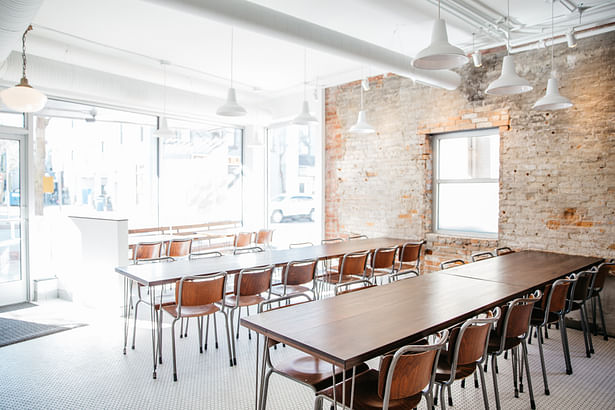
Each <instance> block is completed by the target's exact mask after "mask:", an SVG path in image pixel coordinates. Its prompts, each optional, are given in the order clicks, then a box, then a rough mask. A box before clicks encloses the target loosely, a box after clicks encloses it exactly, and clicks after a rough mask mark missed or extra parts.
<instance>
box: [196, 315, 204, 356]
mask: <svg viewBox="0 0 615 410" xmlns="http://www.w3.org/2000/svg"><path fill="white" fill-rule="evenodd" d="M196 325H197V326H198V328H199V353H203V316H201V317H197V318H196Z"/></svg>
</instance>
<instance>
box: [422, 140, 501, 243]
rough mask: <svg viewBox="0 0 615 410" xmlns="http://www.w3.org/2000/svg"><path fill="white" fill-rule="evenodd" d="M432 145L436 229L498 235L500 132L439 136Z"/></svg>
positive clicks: (437, 230) (439, 230)
mask: <svg viewBox="0 0 615 410" xmlns="http://www.w3.org/2000/svg"><path fill="white" fill-rule="evenodd" d="M433 143H434V230H435V231H436V232H441V233H447V232H450V233H464V234H477V233H478V234H481V235H487V236H495V235H497V232H498V210H499V208H498V206H499V198H498V193H499V182H498V178H499V164H500V160H499V147H500V137H499V135H498V132H497V130H494V129H490V130H484V131H468V132H455V133H447V134H438V135H435V136H434V140H433Z"/></svg>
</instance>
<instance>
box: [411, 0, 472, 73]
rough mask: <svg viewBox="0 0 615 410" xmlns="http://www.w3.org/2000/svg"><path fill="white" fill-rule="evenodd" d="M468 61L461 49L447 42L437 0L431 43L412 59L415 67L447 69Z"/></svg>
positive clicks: (444, 24)
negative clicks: (436, 17) (436, 14)
mask: <svg viewBox="0 0 615 410" xmlns="http://www.w3.org/2000/svg"><path fill="white" fill-rule="evenodd" d="M467 62H468V57H467V56H466V55H465V53H464V52H463V50H462V49H460V48H459V47H455V46H454V45H452V44H451V43H449V42H448V34H447V33H446V22H445V21H444V20H443V19H441V18H440V0H438V19H437V20H436V21H435V22H434V25H433V29H432V32H431V44H430V45H429V47H427V48H425V49H423V50H422V51H421V52H420V53H418V54H417V55H416V57H415V58H414V60H412V65H413V66H414V67H415V68H420V69H423V70H449V69H451V68H456V67H461V66H462V65H464V64H465V63H467Z"/></svg>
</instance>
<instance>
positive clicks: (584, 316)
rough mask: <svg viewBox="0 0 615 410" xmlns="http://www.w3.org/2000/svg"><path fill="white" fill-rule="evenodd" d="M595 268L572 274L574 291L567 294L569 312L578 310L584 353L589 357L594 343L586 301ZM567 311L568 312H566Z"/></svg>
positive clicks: (592, 284)
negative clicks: (574, 280) (574, 277)
mask: <svg viewBox="0 0 615 410" xmlns="http://www.w3.org/2000/svg"><path fill="white" fill-rule="evenodd" d="M597 273H598V272H597V271H595V270H588V271H583V272H579V273H576V274H574V275H575V276H576V279H577V283H576V285H575V286H574V293H571V294H569V300H568V305H569V306H570V312H574V311H577V310H578V311H579V313H580V315H581V330H583V341H584V342H585V355H586V356H587V357H591V355H592V353H594V344H593V341H592V332H591V329H590V328H589V319H588V312H587V304H586V302H587V301H588V300H589V298H590V297H591V290H592V289H593V287H594V282H595V279H596V274H597ZM566 313H568V312H566Z"/></svg>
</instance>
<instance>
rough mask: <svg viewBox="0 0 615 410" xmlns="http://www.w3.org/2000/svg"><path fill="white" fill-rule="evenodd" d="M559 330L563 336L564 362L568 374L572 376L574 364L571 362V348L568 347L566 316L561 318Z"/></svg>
mask: <svg viewBox="0 0 615 410" xmlns="http://www.w3.org/2000/svg"><path fill="white" fill-rule="evenodd" d="M559 325H560V326H559V330H560V332H561V334H562V347H563V349H564V361H565V362H566V374H572V363H571V362H570V348H569V347H568V333H567V332H566V323H565V322H564V316H563V315H562V316H560V318H559Z"/></svg>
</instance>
